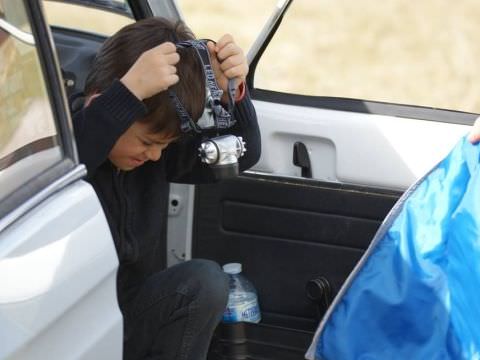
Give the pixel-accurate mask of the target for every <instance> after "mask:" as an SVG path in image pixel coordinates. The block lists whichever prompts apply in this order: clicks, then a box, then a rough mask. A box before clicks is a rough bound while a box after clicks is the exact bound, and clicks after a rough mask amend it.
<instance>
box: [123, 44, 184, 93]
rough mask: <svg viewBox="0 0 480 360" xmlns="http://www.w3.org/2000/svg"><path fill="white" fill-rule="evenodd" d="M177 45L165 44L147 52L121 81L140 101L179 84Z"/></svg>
mask: <svg viewBox="0 0 480 360" xmlns="http://www.w3.org/2000/svg"><path fill="white" fill-rule="evenodd" d="M179 60H180V55H178V53H177V49H176V47H175V45H174V44H173V43H171V42H165V43H163V44H160V45H158V46H156V47H154V48H152V49H150V50H147V51H145V52H144V53H143V54H142V55H140V57H139V58H138V59H137V61H135V63H134V64H133V65H132V67H131V68H130V69H129V70H128V71H127V73H126V74H125V75H124V76H123V77H122V78H121V79H120V81H121V82H122V83H123V85H125V86H126V87H127V88H128V90H130V91H131V92H132V94H133V95H135V96H136V97H137V98H138V99H140V100H143V99H147V98H149V97H151V96H153V95H155V94H157V93H159V92H161V91H164V90H166V89H168V87H170V86H172V85H173V84H175V83H177V82H178V75H177V68H176V67H175V65H176V64H177V63H178V61H179Z"/></svg>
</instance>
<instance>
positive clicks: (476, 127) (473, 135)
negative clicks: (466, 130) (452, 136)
mask: <svg viewBox="0 0 480 360" xmlns="http://www.w3.org/2000/svg"><path fill="white" fill-rule="evenodd" d="M468 140H469V141H470V142H471V143H472V144H476V143H478V142H479V141H480V117H479V118H477V120H475V124H473V127H472V129H471V130H470V134H469V135H468Z"/></svg>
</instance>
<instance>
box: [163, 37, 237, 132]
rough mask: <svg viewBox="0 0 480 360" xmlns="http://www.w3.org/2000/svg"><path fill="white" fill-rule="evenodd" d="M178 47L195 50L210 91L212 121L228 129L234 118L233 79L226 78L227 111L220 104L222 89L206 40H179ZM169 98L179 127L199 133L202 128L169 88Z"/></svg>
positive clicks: (185, 130)
mask: <svg viewBox="0 0 480 360" xmlns="http://www.w3.org/2000/svg"><path fill="white" fill-rule="evenodd" d="M176 45H177V47H179V48H188V47H193V48H194V49H195V51H196V52H197V55H198V57H199V58H200V61H201V63H202V67H203V71H204V74H205V84H206V87H207V89H208V90H209V91H210V95H211V99H207V101H210V104H209V105H210V106H211V108H212V110H213V113H214V121H215V126H216V128H217V129H228V128H230V127H231V126H233V125H234V124H235V119H234V118H233V110H234V107H235V91H236V87H235V80H234V79H229V80H228V94H227V95H228V111H227V110H225V108H224V107H223V106H222V104H221V101H220V100H221V98H222V95H223V91H222V90H221V89H220V88H219V87H218V84H217V80H216V78H215V73H214V71H213V69H212V65H211V61H210V53H209V51H208V47H207V41H206V40H187V41H181V42H179V43H177V44H176ZM168 93H169V96H170V99H171V100H172V102H173V104H174V106H175V109H176V111H177V114H178V116H179V117H180V122H181V123H180V128H181V130H182V131H183V132H189V131H191V130H194V131H195V132H197V133H200V132H201V131H202V129H201V128H200V127H199V126H198V125H197V124H196V123H195V122H194V121H193V120H192V118H191V116H190V115H189V114H188V112H187V110H186V109H185V107H184V106H183V104H182V103H181V102H180V99H179V98H178V96H177V94H176V93H175V92H174V91H173V90H171V89H169V90H168Z"/></svg>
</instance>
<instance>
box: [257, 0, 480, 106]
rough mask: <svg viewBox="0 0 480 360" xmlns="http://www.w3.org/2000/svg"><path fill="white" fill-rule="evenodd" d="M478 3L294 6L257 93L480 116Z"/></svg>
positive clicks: (369, 1) (370, 1)
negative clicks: (352, 100) (387, 104)
mask: <svg viewBox="0 0 480 360" xmlns="http://www.w3.org/2000/svg"><path fill="white" fill-rule="evenodd" d="M479 13H480V2H479V1H471V0H459V1H455V2H449V1H443V0H424V1H404V0H388V1H377V0H357V1H351V0H335V1H333V0H318V1H310V0H295V1H293V3H292V5H291V7H290V9H289V10H288V12H287V14H286V15H285V18H284V19H283V22H282V24H281V25H280V27H279V29H278V31H277V33H276V34H275V36H274V37H273V39H272V40H271V42H270V44H269V45H268V47H267V49H266V51H265V53H264V54H263V55H262V57H261V58H260V61H259V63H258V66H257V68H256V70H255V77H254V87H255V88H259V89H266V90H274V91H280V92H285V93H291V94H301V95H315V96H327V97H341V98H354V99H361V100H373V101H381V102H388V103H396V104H409V105H420V106H427V107H434V108H443V109H451V110H461V111H467V112H475V113H478V112H480V96H479V95H480V81H479V80H480V66H478V59H479V56H480V23H479V22H478V14H479Z"/></svg>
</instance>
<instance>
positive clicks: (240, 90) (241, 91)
mask: <svg viewBox="0 0 480 360" xmlns="http://www.w3.org/2000/svg"><path fill="white" fill-rule="evenodd" d="M246 87H247V86H246V84H245V81H242V82H241V83H240V85H238V87H237V91H236V93H235V102H236V103H237V102H240V101H242V100H243V98H244V97H245V94H246V93H247V91H246Z"/></svg>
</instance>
